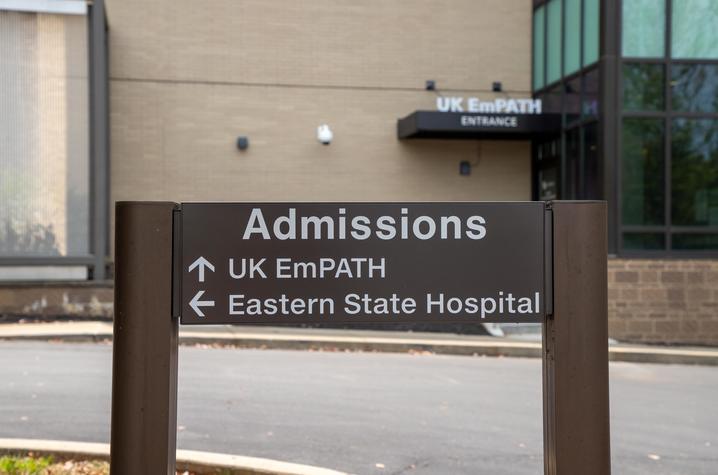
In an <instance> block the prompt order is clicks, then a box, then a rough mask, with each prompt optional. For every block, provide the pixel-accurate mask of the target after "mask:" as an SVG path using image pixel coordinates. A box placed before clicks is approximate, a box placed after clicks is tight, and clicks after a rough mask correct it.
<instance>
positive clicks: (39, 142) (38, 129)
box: [0, 11, 90, 257]
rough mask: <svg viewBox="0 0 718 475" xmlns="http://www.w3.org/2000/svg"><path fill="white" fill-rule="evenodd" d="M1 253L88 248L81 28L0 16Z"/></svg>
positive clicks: (76, 18)
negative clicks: (0, 72) (0, 71)
mask: <svg viewBox="0 0 718 475" xmlns="http://www.w3.org/2000/svg"><path fill="white" fill-rule="evenodd" d="M0 32H2V40H0V58H2V59H1V60H0V64H2V66H0V70H2V74H0V256H13V257H19V256H23V257H43V256H77V255H84V254H87V253H88V251H89V222H90V220H89V209H90V205H89V183H90V180H89V170H90V163H89V157H88V155H89V134H88V117H87V115H88V102H87V100H88V79H87V23H86V17H85V16H83V15H56V14H45V13H25V12H21V13H20V12H11V11H0Z"/></svg>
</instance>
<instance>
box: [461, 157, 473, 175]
mask: <svg viewBox="0 0 718 475" xmlns="http://www.w3.org/2000/svg"><path fill="white" fill-rule="evenodd" d="M459 175H462V176H468V175H471V162H467V161H463V162H460V163H459Z"/></svg>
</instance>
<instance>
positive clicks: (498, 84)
mask: <svg viewBox="0 0 718 475" xmlns="http://www.w3.org/2000/svg"><path fill="white" fill-rule="evenodd" d="M491 90H492V91H494V92H501V91H503V90H504V87H503V85H502V84H501V81H494V82H493V83H491Z"/></svg>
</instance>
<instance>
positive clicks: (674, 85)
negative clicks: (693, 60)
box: [671, 63, 718, 112]
mask: <svg viewBox="0 0 718 475" xmlns="http://www.w3.org/2000/svg"><path fill="white" fill-rule="evenodd" d="M671 94H672V95H673V101H672V103H673V110H675V111H679V112H718V64H676V63H674V64H673V66H672V67H671Z"/></svg>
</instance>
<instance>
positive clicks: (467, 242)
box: [111, 202, 610, 475]
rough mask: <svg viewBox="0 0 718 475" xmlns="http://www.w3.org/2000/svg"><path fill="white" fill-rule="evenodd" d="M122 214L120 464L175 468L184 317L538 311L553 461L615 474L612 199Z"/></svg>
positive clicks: (483, 315)
mask: <svg viewBox="0 0 718 475" xmlns="http://www.w3.org/2000/svg"><path fill="white" fill-rule="evenodd" d="M115 228H116V233H115V234H116V240H115V250H116V254H115V266H116V280H115V322H114V328H115V329H114V332H115V333H114V338H115V340H114V353H113V401H112V439H111V442H112V447H111V471H112V473H113V474H120V475H123V474H133V475H135V474H136V475H143V474H146V475H156V474H161V473H167V474H174V470H175V444H176V419H177V409H176V407H177V406H176V401H177V328H178V321H179V320H180V319H181V322H182V323H183V324H193V325H197V324H275V325H281V324H300V323H318V322H332V323H366V322H374V323H376V322H387V323H389V322H392V323H394V322H404V323H407V322H427V321H431V322H445V323H457V322H460V323H480V322H543V323H544V325H543V332H544V338H543V341H544V345H543V346H544V353H543V378H544V379H543V381H544V385H543V386H544V390H543V393H544V396H543V397H544V444H545V446H544V459H545V473H546V474H547V475H557V474H558V475H568V474H574V473H582V474H589V475H590V474H597V475H598V474H602V475H603V474H607V473H610V453H609V426H608V422H609V420H608V349H607V344H608V343H607V338H608V335H607V310H606V309H607V302H606V298H607V289H606V256H607V254H606V252H607V250H606V205H605V203H603V202H554V203H549V204H546V203H542V202H527V203H403V204H402V203H399V204H397V203H249V204H244V203H201V204H200V203H191V204H183V205H182V206H181V207H180V206H178V205H176V204H174V203H147V202H145V203H142V202H124V203H118V204H117V208H116V221H115Z"/></svg>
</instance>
